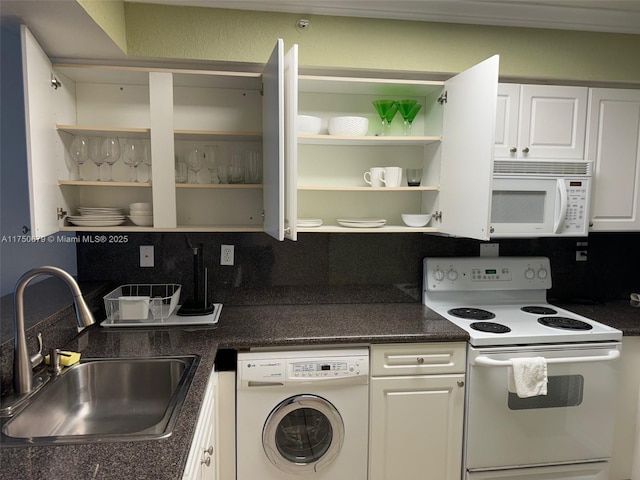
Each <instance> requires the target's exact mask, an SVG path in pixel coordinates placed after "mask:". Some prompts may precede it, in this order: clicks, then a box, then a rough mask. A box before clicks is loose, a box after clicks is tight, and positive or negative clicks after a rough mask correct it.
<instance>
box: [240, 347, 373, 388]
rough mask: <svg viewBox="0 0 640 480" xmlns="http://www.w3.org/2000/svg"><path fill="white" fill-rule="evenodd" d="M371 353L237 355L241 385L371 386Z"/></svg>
mask: <svg viewBox="0 0 640 480" xmlns="http://www.w3.org/2000/svg"><path fill="white" fill-rule="evenodd" d="M368 379H369V349H367V348H351V349H336V350H315V351H314V350H308V351H287V352H273V353H272V352H267V353H264V352H250V353H239V354H238V382H239V383H238V385H240V386H249V387H251V386H278V385H279V386H284V385H286V384H287V383H301V382H310V381H313V382H326V383H329V382H331V381H336V382H340V383H345V382H346V383H348V382H349V381H353V382H354V383H362V382H365V383H366V382H368Z"/></svg>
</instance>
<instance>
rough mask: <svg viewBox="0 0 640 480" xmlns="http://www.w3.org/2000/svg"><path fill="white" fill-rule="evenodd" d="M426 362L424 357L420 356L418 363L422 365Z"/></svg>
mask: <svg viewBox="0 0 640 480" xmlns="http://www.w3.org/2000/svg"><path fill="white" fill-rule="evenodd" d="M423 363H424V358H422V357H418V365H422V364H423Z"/></svg>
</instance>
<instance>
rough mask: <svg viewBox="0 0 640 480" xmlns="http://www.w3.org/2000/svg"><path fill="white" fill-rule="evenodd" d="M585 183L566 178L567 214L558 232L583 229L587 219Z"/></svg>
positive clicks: (568, 232)
mask: <svg viewBox="0 0 640 480" xmlns="http://www.w3.org/2000/svg"><path fill="white" fill-rule="evenodd" d="M587 202H588V191H587V184H586V182H585V181H583V180H567V215H566V217H565V219H564V222H563V223H562V225H561V226H560V231H559V232H558V233H564V234H570V233H572V232H576V233H580V232H583V231H585V228H584V226H585V222H586V221H587Z"/></svg>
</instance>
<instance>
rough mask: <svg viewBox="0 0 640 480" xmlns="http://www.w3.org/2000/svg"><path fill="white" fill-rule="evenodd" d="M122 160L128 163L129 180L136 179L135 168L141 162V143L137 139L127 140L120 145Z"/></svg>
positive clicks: (133, 180) (135, 180) (134, 180)
mask: <svg viewBox="0 0 640 480" xmlns="http://www.w3.org/2000/svg"><path fill="white" fill-rule="evenodd" d="M122 161H123V162H124V164H125V165H129V180H130V181H132V182H137V181H138V173H137V170H136V168H137V167H138V165H140V164H141V163H142V145H141V144H140V141H139V140H135V139H132V140H127V141H126V142H125V143H124V145H123V146H122Z"/></svg>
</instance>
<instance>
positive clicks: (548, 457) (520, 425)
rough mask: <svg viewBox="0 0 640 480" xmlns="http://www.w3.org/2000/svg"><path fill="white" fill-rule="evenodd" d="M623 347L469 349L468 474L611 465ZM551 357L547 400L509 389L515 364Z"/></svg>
mask: <svg viewBox="0 0 640 480" xmlns="http://www.w3.org/2000/svg"><path fill="white" fill-rule="evenodd" d="M620 349H621V346H620V343H616V342H611V343H602V344H586V345H553V346H534V347H490V348H477V347H476V348H474V347H469V356H468V358H469V368H468V389H467V395H468V397H467V402H468V404H467V419H466V420H467V421H466V450H465V452H466V453H465V465H466V468H467V470H474V469H493V468H505V467H512V466H513V467H515V466H531V465H548V464H556V463H565V462H583V461H590V460H597V459H607V458H608V457H610V456H611V450H612V445H613V428H614V413H615V403H616V389H617V385H618V364H619V362H618V361H617V360H616V359H617V358H619V356H620ZM539 356H541V357H545V358H546V359H547V373H548V380H549V381H548V385H547V391H548V392H547V395H544V396H537V397H531V398H519V397H518V396H517V395H516V394H514V393H510V392H509V391H508V380H509V375H512V374H513V373H512V369H511V368H509V367H510V363H511V362H510V359H512V358H515V357H539Z"/></svg>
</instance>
